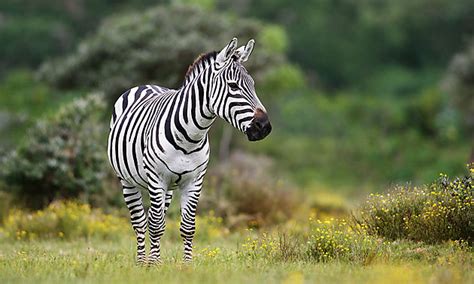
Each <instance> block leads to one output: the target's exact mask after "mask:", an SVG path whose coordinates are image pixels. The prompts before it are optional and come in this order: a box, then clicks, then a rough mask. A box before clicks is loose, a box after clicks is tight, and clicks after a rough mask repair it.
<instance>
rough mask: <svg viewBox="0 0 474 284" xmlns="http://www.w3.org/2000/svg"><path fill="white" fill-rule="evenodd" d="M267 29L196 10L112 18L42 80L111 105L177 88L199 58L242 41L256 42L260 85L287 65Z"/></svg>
mask: <svg viewBox="0 0 474 284" xmlns="http://www.w3.org/2000/svg"><path fill="white" fill-rule="evenodd" d="M267 28H271V27H266V26H265V25H263V24H262V23H260V22H258V21H254V20H248V19H239V18H235V17H231V16H229V15H225V14H222V13H217V12H208V11H203V10H201V9H199V8H197V7H194V6H182V5H171V6H157V7H154V8H152V9H149V10H146V11H140V12H134V13H129V14H125V15H120V16H113V17H110V18H107V19H106V20H105V21H104V23H103V24H102V25H101V26H100V28H99V29H98V31H97V33H95V34H94V35H92V36H91V37H89V38H87V39H86V40H84V42H82V44H80V45H79V47H78V49H77V50H76V51H75V52H73V53H72V54H70V55H69V56H67V57H65V58H61V59H57V60H54V61H51V62H48V63H46V64H45V65H43V67H42V68H41V70H40V77H41V78H43V79H45V80H47V81H48V82H50V83H51V84H53V85H55V86H57V87H60V88H98V89H100V90H101V91H103V92H105V94H106V96H107V97H108V99H109V101H114V100H115V98H117V97H118V96H119V95H120V94H121V93H122V92H123V91H124V90H126V89H128V88H130V87H132V86H135V85H139V84H149V83H154V84H159V85H162V86H167V87H174V88H177V87H179V86H180V84H181V82H182V81H183V79H184V74H185V73H186V70H187V68H188V66H189V65H190V64H191V63H192V62H193V60H194V59H195V58H196V57H197V55H199V54H201V53H204V52H208V51H212V50H216V49H219V48H221V47H222V46H224V45H225V44H227V43H228V42H229V40H230V39H232V37H234V36H236V37H238V38H239V39H240V40H241V41H246V40H248V39H249V38H255V39H256V41H257V48H255V52H254V54H253V55H252V60H250V61H249V64H248V65H247V67H248V69H249V71H250V72H251V73H252V75H253V76H254V78H255V79H256V80H257V81H259V80H261V79H262V77H263V75H264V74H265V72H266V71H267V70H270V69H271V68H273V67H274V66H275V65H277V64H278V63H280V62H283V59H284V56H283V52H284V51H282V50H280V49H278V48H276V49H275V48H274V45H275V36H271V34H272V33H271V32H270V36H268V34H269V32H266V29H267ZM273 34H275V32H273ZM278 40H280V41H282V39H278V36H277V41H278ZM283 40H284V39H283ZM280 45H281V44H280Z"/></svg>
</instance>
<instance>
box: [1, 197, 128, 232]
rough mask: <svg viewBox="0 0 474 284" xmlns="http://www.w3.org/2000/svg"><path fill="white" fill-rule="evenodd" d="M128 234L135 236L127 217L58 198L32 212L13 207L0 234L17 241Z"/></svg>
mask: <svg viewBox="0 0 474 284" xmlns="http://www.w3.org/2000/svg"><path fill="white" fill-rule="evenodd" d="M127 234H129V235H132V231H131V229H130V225H129V223H128V221H127V220H126V219H125V218H123V219H122V218H119V217H115V216H112V215H107V214H104V213H102V211H100V210H99V209H91V207H90V206H89V205H87V204H79V203H75V202H72V201H67V202H61V201H57V202H54V203H51V204H50V205H49V206H48V207H47V208H45V209H44V210H38V211H35V212H32V213H28V212H25V211H21V210H12V211H11V212H10V214H9V215H8V216H7V217H6V219H5V221H4V224H3V227H2V228H0V236H1V235H3V236H4V237H6V238H10V239H14V240H35V239H56V238H59V239H73V238H93V237H94V238H95V237H97V238H101V239H116V238H119V237H121V236H123V235H127Z"/></svg>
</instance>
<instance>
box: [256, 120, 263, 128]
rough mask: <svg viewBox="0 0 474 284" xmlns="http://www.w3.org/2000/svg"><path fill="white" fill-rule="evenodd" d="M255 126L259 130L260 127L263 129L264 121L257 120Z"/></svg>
mask: <svg viewBox="0 0 474 284" xmlns="http://www.w3.org/2000/svg"><path fill="white" fill-rule="evenodd" d="M255 127H256V128H257V129H258V130H260V129H262V127H263V125H262V123H261V122H260V121H255Z"/></svg>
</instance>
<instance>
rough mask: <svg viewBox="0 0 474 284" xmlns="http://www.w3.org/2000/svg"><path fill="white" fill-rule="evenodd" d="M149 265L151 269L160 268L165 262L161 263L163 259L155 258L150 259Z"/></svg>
mask: <svg viewBox="0 0 474 284" xmlns="http://www.w3.org/2000/svg"><path fill="white" fill-rule="evenodd" d="M147 264H148V266H149V267H154V266H160V265H161V264H163V262H162V261H161V258H155V259H149V260H148V263H147Z"/></svg>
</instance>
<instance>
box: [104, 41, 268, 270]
mask: <svg viewBox="0 0 474 284" xmlns="http://www.w3.org/2000/svg"><path fill="white" fill-rule="evenodd" d="M254 43H255V41H254V40H253V39H251V40H250V41H248V43H247V44H246V45H245V46H242V47H240V48H237V39H236V38H233V39H232V40H231V41H230V42H229V44H227V45H226V46H225V47H224V48H223V49H222V50H221V51H220V52H215V51H214V52H209V53H206V54H203V55H201V56H199V57H198V58H197V59H196V60H195V61H194V63H193V64H192V65H190V67H189V68H188V71H187V73H186V75H185V79H184V83H183V85H182V86H181V87H180V88H179V89H169V88H165V87H160V86H156V85H142V86H137V87H133V88H131V89H129V90H127V91H126V92H125V93H123V94H122V95H121V96H120V97H119V98H118V99H117V101H116V103H115V104H114V109H113V114H112V119H111V121H110V133H109V138H108V147H107V152H108V158H109V161H110V164H111V166H112V168H113V169H114V171H115V173H116V175H117V176H118V178H119V180H120V183H121V185H122V188H123V197H124V199H125V203H126V205H127V207H128V210H129V213H130V219H131V223H132V227H133V230H134V232H135V235H136V240H137V251H136V261H137V263H139V264H145V263H148V264H159V263H161V252H160V240H161V237H162V236H163V234H164V231H165V215H166V212H167V210H168V207H169V205H170V202H171V199H172V197H173V191H174V190H175V189H177V188H179V189H180V190H181V202H180V203H181V223H180V235H181V237H182V239H183V244H184V256H183V260H184V261H185V262H189V261H191V260H192V243H193V237H194V234H195V230H196V226H195V219H196V208H197V204H198V200H199V196H200V194H201V188H202V184H203V178H204V175H205V173H206V169H207V164H208V161H209V149H210V148H209V140H208V131H209V128H210V127H211V125H212V124H213V122H214V121H215V119H216V118H217V117H220V118H222V119H224V120H225V121H227V122H228V123H230V124H231V125H232V126H233V127H235V128H237V129H239V130H240V131H241V132H243V133H245V134H246V135H247V138H248V140H250V141H257V140H261V139H263V138H265V137H266V136H267V135H268V134H269V133H270V132H271V130H272V126H271V124H270V121H269V118H268V115H267V111H266V110H265V107H264V106H263V105H262V103H261V102H260V100H259V99H258V97H257V95H256V93H255V87H254V80H253V79H252V77H251V76H250V74H249V73H248V72H247V70H246V69H245V67H244V66H243V63H244V62H246V61H247V59H248V58H249V55H250V54H251V52H252V50H253V47H254ZM141 189H145V190H148V194H149V197H150V208H149V209H148V212H145V209H144V207H143V201H142V194H141ZM147 230H148V235H149V239H150V243H151V245H150V250H149V253H148V258H147V257H146V251H145V239H146V232H147Z"/></svg>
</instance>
